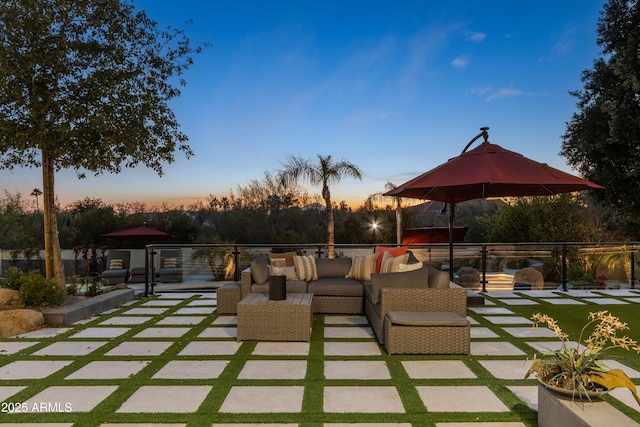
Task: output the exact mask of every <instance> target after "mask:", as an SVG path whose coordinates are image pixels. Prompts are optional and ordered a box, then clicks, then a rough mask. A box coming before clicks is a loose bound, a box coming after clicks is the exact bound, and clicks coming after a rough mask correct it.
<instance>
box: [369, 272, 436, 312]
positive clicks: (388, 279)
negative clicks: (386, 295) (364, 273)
mask: <svg viewBox="0 0 640 427" xmlns="http://www.w3.org/2000/svg"><path fill="white" fill-rule="evenodd" d="M371 285H372V286H373V303H374V304H379V303H380V289H382V288H428V287H429V272H428V270H427V267H422V268H420V269H418V270H413V271H403V272H398V273H373V274H372V275H371Z"/></svg>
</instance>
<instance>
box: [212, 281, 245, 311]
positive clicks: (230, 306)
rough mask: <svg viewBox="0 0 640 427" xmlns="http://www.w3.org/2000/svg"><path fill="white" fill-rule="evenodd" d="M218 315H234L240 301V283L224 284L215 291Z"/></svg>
mask: <svg viewBox="0 0 640 427" xmlns="http://www.w3.org/2000/svg"><path fill="white" fill-rule="evenodd" d="M216 295H217V300H218V303H217V304H218V306H217V309H216V311H217V312H218V314H236V313H237V312H238V311H237V310H238V309H237V307H238V303H239V302H240V300H241V299H242V295H241V292H240V283H225V284H224V285H222V286H220V287H219V288H218V289H217V290H216Z"/></svg>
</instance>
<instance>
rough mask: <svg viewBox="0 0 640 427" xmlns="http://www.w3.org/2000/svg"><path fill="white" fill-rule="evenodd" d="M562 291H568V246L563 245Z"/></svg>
mask: <svg viewBox="0 0 640 427" xmlns="http://www.w3.org/2000/svg"><path fill="white" fill-rule="evenodd" d="M562 290H563V291H564V292H566V291H567V245H565V244H564V243H563V244H562Z"/></svg>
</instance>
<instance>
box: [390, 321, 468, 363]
mask: <svg viewBox="0 0 640 427" xmlns="http://www.w3.org/2000/svg"><path fill="white" fill-rule="evenodd" d="M384 334H385V339H384V345H385V347H386V349H387V352H388V353H389V354H469V353H470V351H471V325H470V324H469V321H468V320H467V319H466V318H465V317H463V316H461V315H459V314H457V313H453V312H439V311H428V312H413V311H388V312H387V316H386V317H385V320H384Z"/></svg>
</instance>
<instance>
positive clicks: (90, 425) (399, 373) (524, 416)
mask: <svg viewBox="0 0 640 427" xmlns="http://www.w3.org/2000/svg"><path fill="white" fill-rule="evenodd" d="M197 298H198V296H193V297H192V298H190V299H186V300H184V301H182V302H180V303H179V304H178V305H175V306H172V307H170V308H169V309H168V310H166V311H165V312H164V313H163V314H162V315H159V316H155V317H153V318H151V319H150V320H149V321H147V322H145V323H143V324H141V325H127V327H129V328H130V330H129V331H128V332H127V333H126V334H124V335H121V336H119V337H117V338H113V339H109V340H108V341H109V342H108V343H107V344H106V345H105V346H103V347H101V348H99V349H97V350H96V351H94V352H92V353H90V354H88V355H86V356H78V357H73V363H71V364H70V365H68V366H66V367H65V368H63V369H61V370H59V371H57V372H55V373H54V374H52V375H51V376H49V377H47V378H44V379H38V380H11V381H1V380H0V386H3V385H4V386H7V385H21V386H25V385H26V386H27V388H26V389H25V390H23V391H21V392H19V393H17V394H16V395H14V396H12V397H11V398H10V400H11V401H15V402H20V401H25V400H27V399H28V398H30V397H32V396H34V395H36V394H37V393H38V392H40V391H42V390H44V389H46V388H48V387H50V386H54V385H114V386H118V389H117V390H116V391H115V392H114V393H112V394H111V395H110V396H109V397H107V398H106V399H105V400H104V401H102V402H101V403H100V404H99V405H98V406H96V407H95V408H94V409H93V410H92V411H90V412H88V413H70V414H64V413H47V414H40V413H31V414H2V413H0V422H15V423H24V424H25V425H28V424H29V423H36V422H48V423H53V422H74V423H75V424H74V426H87V427H95V426H99V425H100V424H101V423H111V424H112V423H185V424H186V425H187V427H194V426H198V427H199V426H209V427H210V426H211V424H212V423H298V424H300V425H303V426H321V425H323V424H324V423H338V422H340V423H410V424H412V425H413V426H435V425H436V423H439V422H477V421H494V422H499V421H503V422H507V421H511V422H514V421H516V422H517V421H519V422H522V423H524V424H525V425H527V426H535V425H536V424H537V423H536V419H537V413H536V412H535V411H533V410H531V409H530V408H529V407H528V406H527V405H525V404H524V402H522V401H521V400H520V399H518V398H517V397H516V396H515V395H514V394H513V393H512V392H511V391H510V390H509V389H508V388H507V385H533V384H535V382H533V380H524V379H521V380H508V381H507V380H502V379H498V378H495V377H493V376H492V375H491V374H490V373H489V372H488V371H487V370H486V369H485V368H484V367H483V366H482V365H481V364H480V363H479V361H480V360H494V359H500V358H499V357H495V356H416V355H405V356H402V355H393V356H389V355H388V354H387V353H386V352H385V351H384V349H382V351H381V354H380V355H379V356H367V357H362V356H357V357H348V356H344V357H338V356H325V355H324V348H323V346H324V342H325V341H327V340H329V339H328V338H327V339H325V338H324V336H323V331H324V326H325V324H324V318H325V316H324V315H315V316H314V327H313V331H312V338H311V343H310V349H309V355H308V356H286V358H287V360H295V359H301V360H306V361H307V373H306V377H305V378H304V379H303V380H241V379H238V378H237V377H238V374H239V373H240V371H241V370H242V368H243V366H244V364H245V362H246V361H247V360H249V359H251V360H268V359H274V358H275V359H277V358H278V357H276V356H259V355H252V354H251V353H252V351H253V349H254V348H255V344H256V343H255V342H244V343H243V344H242V345H241V346H240V348H239V350H238V351H237V352H236V353H235V354H233V355H219V356H215V355H212V356H208V357H207V356H179V355H178V353H179V352H180V351H181V350H182V349H183V348H184V347H185V346H186V345H187V344H189V343H190V342H191V341H193V340H196V339H197V340H205V339H198V338H197V336H198V334H200V333H201V332H202V331H203V330H204V329H205V328H207V327H211V326H212V325H211V323H212V321H213V320H214V319H215V318H216V317H217V314H215V313H213V314H210V315H207V316H206V317H205V319H204V320H203V321H202V322H200V323H199V324H198V325H184V326H178V325H176V326H177V327H189V328H191V329H190V331H189V332H188V333H187V334H186V335H184V336H183V337H181V338H179V339H175V340H174V343H173V345H172V346H171V347H169V348H168V349H167V350H166V351H165V352H163V353H162V354H161V355H160V356H117V357H116V356H104V353H106V352H108V351H109V350H110V349H112V348H114V347H116V346H117V345H118V344H120V343H121V342H122V341H125V340H126V341H133V340H137V339H134V338H132V337H133V336H134V335H136V334H137V333H139V332H140V331H141V330H143V329H145V328H146V327H148V326H149V325H151V324H154V323H155V322H156V321H158V320H160V319H161V318H164V317H167V316H170V315H172V314H173V313H175V312H176V311H177V310H179V309H180V308H183V307H185V306H186V305H187V304H188V303H189V302H190V301H193V300H194V299H197ZM488 299H489V300H492V298H488ZM532 299H535V298H532ZM145 301H146V300H141V301H138V302H136V303H134V304H133V305H131V306H127V307H123V308H120V309H119V310H116V311H113V312H109V314H104V315H101V316H97V317H95V318H93V319H92V320H91V321H89V322H87V323H85V324H81V325H74V326H73V330H71V331H69V332H67V333H65V334H63V335H59V336H56V337H52V338H46V339H38V341H40V343H39V344H38V345H35V346H32V347H30V348H28V349H25V350H23V351H21V352H18V353H16V354H9V355H4V356H1V357H0V369H1V366H4V365H6V364H8V363H10V362H12V361H14V360H69V359H70V357H68V356H57V357H56V356H32V354H33V353H34V352H35V351H37V350H38V349H40V348H43V347H46V346H48V345H50V344H52V343H53V342H55V341H59V340H61V339H64V338H66V337H68V336H70V335H72V334H74V333H76V332H78V331H80V330H82V329H85V328H87V327H90V326H95V325H97V324H98V323H101V322H103V321H104V320H105V319H107V318H109V317H113V316H117V315H120V314H122V313H124V312H125V311H127V310H129V309H130V308H131V307H136V306H140V305H142V304H143V303H144V302H145ZM493 301H494V302H498V301H497V300H493ZM637 307H638V305H637V304H628V305H611V306H599V305H593V304H589V305H585V306H575V305H571V306H567V305H564V306H556V305H551V304H541V305H537V306H508V307H507V308H508V309H509V310H511V311H513V312H514V313H516V315H521V316H523V317H526V318H529V317H530V315H531V314H532V313H535V312H544V313H546V314H549V315H551V316H553V317H554V318H556V319H557V320H558V322H559V323H560V325H561V326H562V327H563V328H564V329H565V330H566V331H567V332H568V333H569V334H570V336H571V338H572V339H577V335H576V333H577V331H578V332H579V328H581V326H582V324H584V322H585V321H586V317H587V315H588V313H589V312H590V311H599V310H604V309H608V310H610V311H611V312H612V313H614V314H615V315H617V316H620V318H621V319H622V320H623V321H627V322H629V324H630V326H631V328H632V329H631V331H629V332H630V333H629V335H630V336H632V337H633V338H635V339H638V333H639V332H640V319H638V316H637V315H634V312H635V311H636V310H637ZM634 309H635V310H634ZM469 315H470V316H471V317H473V318H474V319H476V320H477V321H478V322H479V323H480V326H483V327H486V328H489V329H491V330H492V331H494V332H495V333H496V334H498V335H499V336H500V337H501V338H503V339H505V340H508V341H510V342H512V343H513V344H515V345H516V346H517V347H518V348H520V349H521V350H523V351H524V352H526V353H527V354H528V355H529V356H533V353H534V352H533V350H532V349H531V348H530V347H529V346H527V345H526V344H525V343H524V341H525V340H524V339H519V338H514V337H512V336H511V335H509V334H507V333H506V332H505V331H504V330H503V329H502V328H501V326H500V325H494V324H492V323H490V322H488V321H486V320H485V319H484V318H483V317H482V316H479V315H476V314H475V313H473V312H472V311H469ZM332 326H333V325H332ZM167 327H171V326H167ZM9 340H10V339H5V340H0V345H1V344H2V341H9ZM23 340H24V341H33V340H29V339H23ZM86 340H87V341H92V340H94V341H102V340H103V339H86ZM163 340H165V339H160V338H159V339H157V341H163ZM334 340H335V341H340V339H334ZM540 340H542V339H540ZM548 340H549V339H548V338H546V339H544V341H548ZM143 341H145V342H149V341H154V340H153V339H144V340H143ZM349 341H352V340H349ZM364 341H368V340H366V339H365V340H364ZM489 341H491V340H490V339H489ZM526 341H535V339H526ZM612 355H616V356H617V355H618V354H617V353H616V354H612ZM621 357H622V358H623V360H622V361H623V362H624V363H625V364H627V365H628V366H630V367H632V368H634V369H636V370H640V362H639V361H638V358H637V357H633V356H632V355H631V354H626V353H623V354H621ZM503 358H504V359H517V360H521V359H522V357H521V356H505V357H503ZM204 359H208V360H225V361H229V364H228V365H227V367H226V368H225V369H224V371H223V372H222V373H221V375H220V376H219V377H218V378H215V379H184V380H176V379H171V380H168V379H155V378H152V376H153V375H154V374H155V373H156V372H157V371H158V370H159V369H160V368H162V367H163V366H164V365H165V364H166V363H167V362H169V361H172V360H204ZM442 359H452V360H461V361H463V362H464V363H465V364H466V365H467V366H468V367H469V369H471V371H472V372H473V373H474V374H475V375H476V376H477V378H471V379H447V380H441V379H431V380H427V379H411V378H410V377H409V376H408V375H407V373H406V371H405V370H404V368H403V366H402V364H401V361H403V360H442ZM95 360H150V363H149V364H148V365H147V366H145V367H144V368H143V369H142V370H141V371H139V372H138V373H137V374H135V375H133V376H132V377H131V378H129V379H126V380H121V379H110V380H65V379H64V378H65V377H66V376H68V375H69V374H71V373H72V372H75V371H76V370H77V369H79V368H80V367H82V366H84V365H86V364H88V363H90V362H92V361H95ZM325 360H383V361H385V362H386V364H387V367H388V369H389V372H390V374H391V379H390V380H347V379H345V380H326V379H325V378H324V373H323V370H324V361H325ZM276 384H277V385H303V386H305V392H304V396H303V403H302V411H301V412H300V413H283V414H270V413H269V414H227V413H219V412H218V411H219V409H220V407H221V405H222V403H223V402H224V399H225V397H226V395H227V393H228V392H229V390H230V389H231V387H233V386H240V385H262V386H264V385H276ZM148 385H207V386H213V387H212V389H211V392H210V393H209V395H208V396H207V398H206V399H205V400H204V402H203V403H202V405H201V406H200V407H199V408H198V410H197V411H196V412H194V413H186V414H175V413H162V412H159V413H157V414H155V413H153V414H149V413H141V414H130V413H126V414H125V413H122V414H120V413H116V412H115V411H116V410H117V409H118V408H119V407H120V406H121V405H122V404H123V403H124V402H125V401H126V400H127V399H128V398H129V397H130V396H131V395H133V393H135V392H136V390H138V389H139V388H140V387H141V386H148ZM336 385H337V386H340V385H344V386H355V385H387V386H390V385H392V386H395V387H396V389H397V390H398V393H399V395H400V398H401V399H402V402H403V404H404V407H405V411H406V412H405V413H403V414H395V413H392V414H384V413H383V414H380V413H376V414H367V413H362V414H353V413H347V414H336V413H324V412H323V409H322V405H323V390H324V387H326V386H336ZM423 385H484V386H487V387H489V388H490V389H491V390H492V391H493V392H494V393H495V394H496V395H497V396H498V397H499V398H500V399H501V400H502V402H503V403H504V404H505V405H506V406H507V407H508V408H509V410H510V412H506V413H495V412H490V413H481V412H478V413H444V412H429V411H428V409H427V408H425V405H424V404H423V402H422V400H421V399H420V397H419V394H418V392H417V389H416V386H423ZM452 398H455V396H452ZM609 400H610V401H612V402H613V401H614V400H613V399H609ZM614 404H615V405H616V406H617V407H618V409H620V410H622V411H623V412H625V413H626V414H627V415H629V416H631V417H632V418H633V419H634V420H636V421H638V422H640V415H639V413H638V412H635V411H633V410H630V409H629V408H627V407H626V406H624V405H622V404H616V403H614ZM158 410H159V411H161V410H162V408H158Z"/></svg>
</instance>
